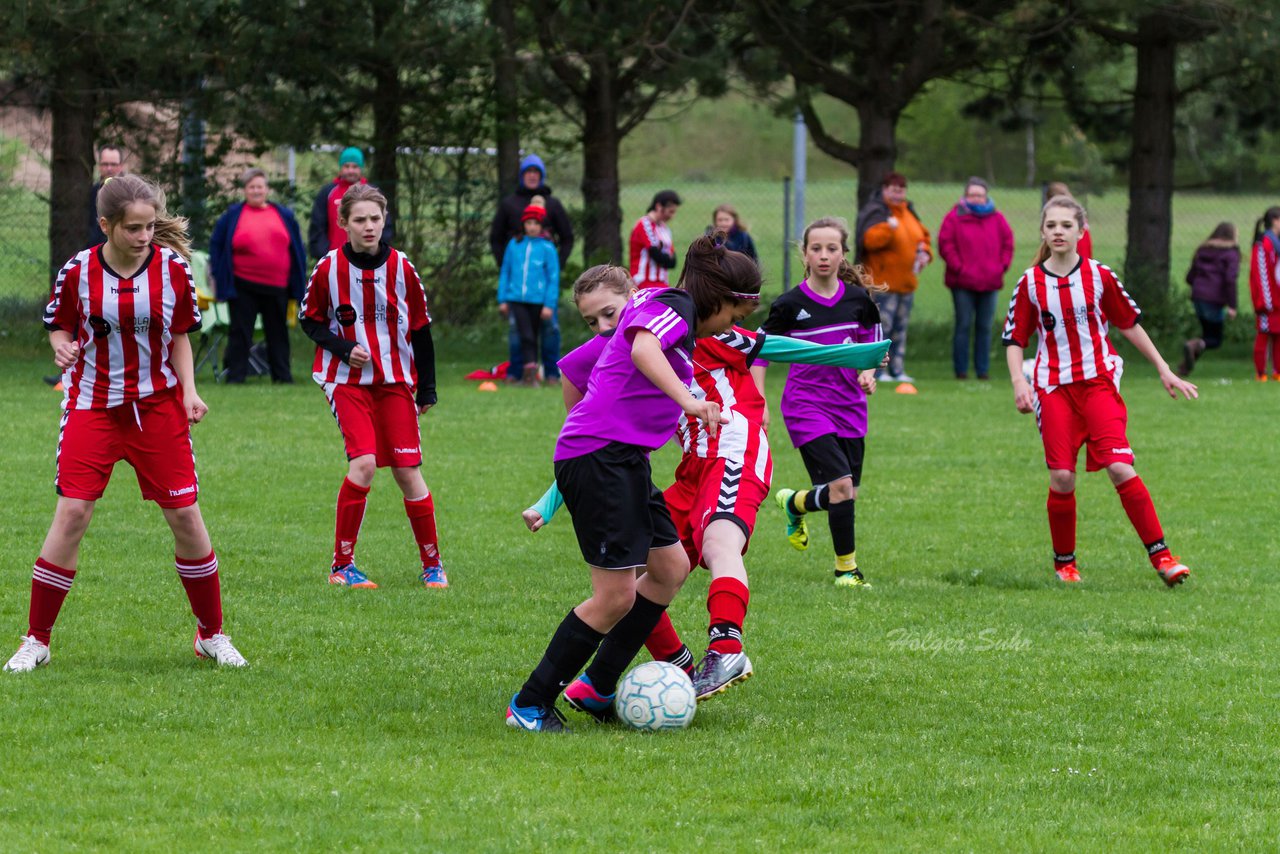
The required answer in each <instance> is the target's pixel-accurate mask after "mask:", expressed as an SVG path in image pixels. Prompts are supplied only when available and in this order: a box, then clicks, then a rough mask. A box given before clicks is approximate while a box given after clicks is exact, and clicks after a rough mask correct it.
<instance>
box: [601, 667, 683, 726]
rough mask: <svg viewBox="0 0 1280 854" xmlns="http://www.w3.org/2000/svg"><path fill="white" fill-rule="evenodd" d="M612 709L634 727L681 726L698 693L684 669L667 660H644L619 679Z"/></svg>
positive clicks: (622, 719)
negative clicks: (695, 691)
mask: <svg viewBox="0 0 1280 854" xmlns="http://www.w3.org/2000/svg"><path fill="white" fill-rule="evenodd" d="M614 710H615V711H616V712H617V714H618V719H619V720H621V721H623V722H624V723H626V724H628V725H629V726H632V727H635V728H636V729H642V730H649V731H657V730H663V729H684V728H685V727H687V726H688V725H689V724H691V723H692V722H693V714H694V712H696V711H697V710H698V695H697V694H695V693H694V691H693V683H692V682H690V681H689V677H688V676H686V675H685V672H684V671H683V670H681V669H680V668H679V667H676V666H675V665H674V664H671V663H669V662H666V661H646V662H645V663H644V664H641V665H640V666H639V667H636V668H634V669H633V670H632V671H631V672H630V673H628V674H627V675H626V676H624V677H622V681H621V682H619V683H618V693H617V699H616V700H614Z"/></svg>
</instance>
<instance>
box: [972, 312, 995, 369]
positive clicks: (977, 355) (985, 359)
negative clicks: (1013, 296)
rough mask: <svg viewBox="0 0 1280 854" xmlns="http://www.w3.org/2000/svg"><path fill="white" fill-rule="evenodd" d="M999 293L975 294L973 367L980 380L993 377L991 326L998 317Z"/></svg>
mask: <svg viewBox="0 0 1280 854" xmlns="http://www.w3.org/2000/svg"><path fill="white" fill-rule="evenodd" d="M998 293H999V292H998V291H985V292H983V293H980V294H974V299H975V307H976V316H975V318H974V336H973V367H974V370H975V371H976V372H977V374H978V379H980V380H985V379H990V377H991V324H992V322H994V321H995V316H996V296H997V295H998Z"/></svg>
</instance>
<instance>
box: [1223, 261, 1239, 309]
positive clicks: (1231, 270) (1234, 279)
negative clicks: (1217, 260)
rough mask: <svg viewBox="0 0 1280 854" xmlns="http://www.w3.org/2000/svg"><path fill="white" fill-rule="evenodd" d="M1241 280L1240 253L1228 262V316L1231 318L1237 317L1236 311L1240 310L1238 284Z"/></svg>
mask: <svg viewBox="0 0 1280 854" xmlns="http://www.w3.org/2000/svg"><path fill="white" fill-rule="evenodd" d="M1239 280H1240V253H1239V252H1237V253H1236V254H1235V255H1232V256H1231V258H1230V259H1229V260H1228V261H1227V281H1226V289H1225V290H1226V292H1227V314H1228V315H1230V316H1231V317H1233V318H1234V317H1235V316H1236V309H1237V308H1239V305H1238V304H1237V300H1238V299H1239V294H1238V288H1237V283H1238V282H1239Z"/></svg>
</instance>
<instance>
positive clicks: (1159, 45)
mask: <svg viewBox="0 0 1280 854" xmlns="http://www.w3.org/2000/svg"><path fill="white" fill-rule="evenodd" d="M1163 29H1164V28H1163V27H1161V26H1160V22H1159V20H1158V18H1157V16H1154V15H1150V16H1147V17H1144V18H1142V19H1141V20H1139V21H1138V38H1137V71H1138V76H1137V84H1136V86H1135V89H1134V93H1133V149H1132V152H1131V153H1130V156H1129V240H1128V245H1127V247H1126V249H1125V259H1124V269H1125V280H1126V282H1127V283H1128V284H1129V286H1130V288H1131V290H1133V292H1134V295H1135V296H1136V297H1137V298H1138V303H1139V305H1141V304H1142V303H1143V302H1144V300H1145V301H1146V302H1149V303H1154V304H1158V303H1160V302H1161V301H1163V300H1164V298H1165V297H1166V296H1167V295H1168V291H1169V231H1170V228H1171V224H1172V222H1173V156H1174V133H1173V120H1174V112H1175V109H1176V100H1177V89H1176V82H1175V70H1174V65H1175V61H1176V58H1177V42H1175V41H1174V40H1173V38H1172V37H1171V36H1169V35H1168V34H1167V33H1163V32H1161V31H1162V30H1163ZM1153 30H1154V31H1155V32H1154V33H1153V32H1152V31H1153Z"/></svg>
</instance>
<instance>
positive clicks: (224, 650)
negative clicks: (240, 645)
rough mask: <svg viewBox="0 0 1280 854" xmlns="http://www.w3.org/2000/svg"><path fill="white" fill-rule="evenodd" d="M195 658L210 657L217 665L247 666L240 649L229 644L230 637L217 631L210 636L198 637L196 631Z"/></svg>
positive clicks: (198, 634) (247, 663)
mask: <svg viewBox="0 0 1280 854" xmlns="http://www.w3.org/2000/svg"><path fill="white" fill-rule="evenodd" d="M195 648H196V658H212V659H213V660H214V662H215V663H216V664H217V665H218V666H219V667H248V666H249V662H247V661H245V660H244V656H243V655H241V654H240V650H238V649H236V648H235V647H234V646H232V645H231V638H229V637H227V636H226V635H224V634H223V633H222V632H218V633H217V634H216V635H214V636H213V637H210V638H202V637H200V633H199V632H196V640H195Z"/></svg>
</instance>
